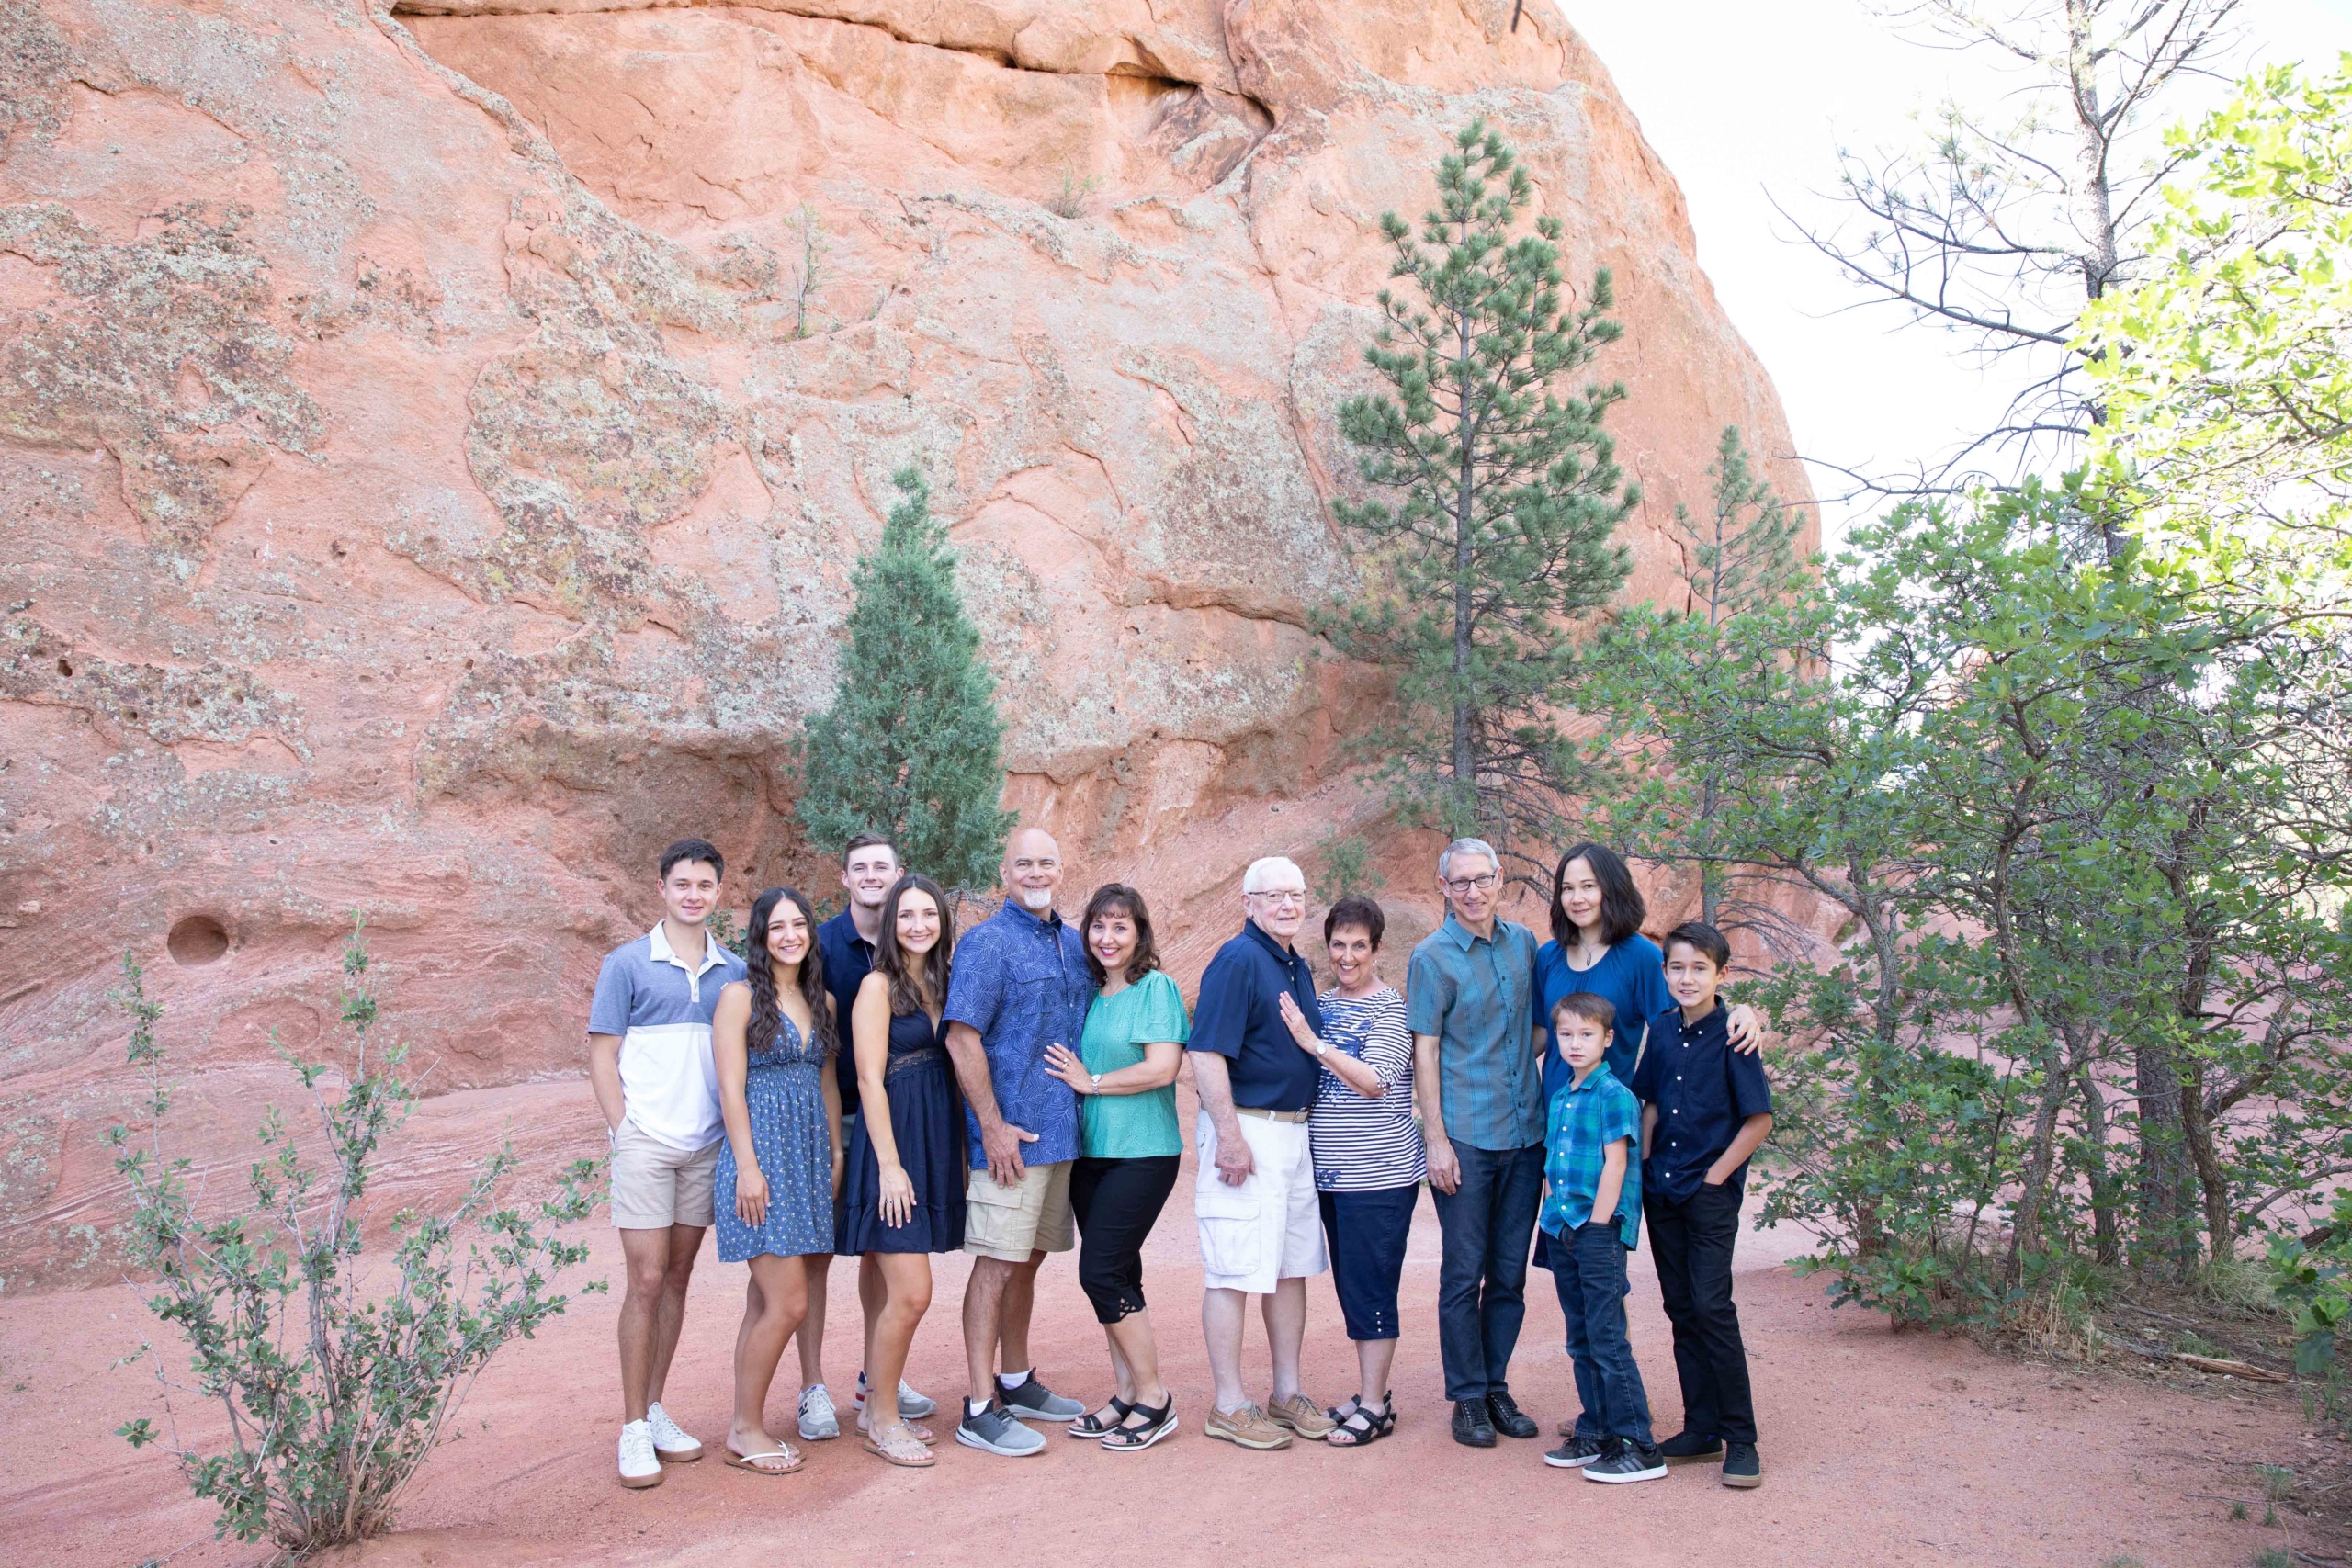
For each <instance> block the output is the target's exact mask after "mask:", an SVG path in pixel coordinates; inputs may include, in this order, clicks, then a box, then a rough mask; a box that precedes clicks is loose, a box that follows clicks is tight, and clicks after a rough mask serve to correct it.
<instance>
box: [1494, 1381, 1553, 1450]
mask: <svg viewBox="0 0 2352 1568" xmlns="http://www.w3.org/2000/svg"><path fill="white" fill-rule="evenodd" d="M1487 1415H1488V1416H1492V1417H1493V1418H1494V1423H1495V1430H1496V1431H1498V1432H1500V1433H1501V1434H1502V1435H1503V1436H1504V1437H1506V1438H1534V1437H1541V1436H1542V1435H1543V1432H1544V1428H1543V1427H1538V1426H1537V1425H1536V1424H1535V1422H1534V1419H1533V1418H1532V1416H1527V1415H1526V1414H1524V1413H1523V1412H1522V1411H1521V1409H1520V1408H1519V1401H1518V1400H1516V1399H1513V1398H1512V1397H1511V1396H1510V1390H1509V1389H1507V1388H1503V1389H1497V1390H1496V1391H1495V1392H1494V1393H1490V1394H1488V1395H1487Z"/></svg>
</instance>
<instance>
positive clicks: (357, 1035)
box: [108, 930, 605, 1554]
mask: <svg viewBox="0 0 2352 1568" xmlns="http://www.w3.org/2000/svg"><path fill="white" fill-rule="evenodd" d="M343 968H344V974H345V988H344V993H343V1005H342V1018H343V1022H344V1023H345V1026H346V1028H347V1029H348V1030H349V1032H350V1045H349V1050H348V1053H347V1055H346V1059H345V1062H344V1063H343V1064H341V1065H340V1066H339V1071H340V1072H341V1074H342V1079H343V1081H342V1085H341V1088H340V1090H339V1092H334V1093H333V1094H332V1097H330V1092H328V1091H322V1080H324V1079H325V1078H326V1076H327V1073H328V1068H327V1066H325V1065H324V1064H322V1063H315V1062H307V1061H303V1060H301V1059H300V1058H298V1057H296V1056H295V1055H292V1054H291V1053H289V1052H286V1051H283V1050H281V1051H280V1055H281V1056H282V1057H283V1058H284V1059H285V1060H286V1061H287V1062H288V1065H289V1066H292V1067H293V1068H294V1070H295V1072H296V1073H297V1074H298V1075H299V1076H300V1078H301V1081H302V1086H303V1088H304V1089H307V1090H309V1091H310V1093H311V1100H312V1103H313V1105H314V1106H315V1108H316V1110H317V1111H318V1115H319V1121H320V1125H321V1131H322V1134H323V1138H324V1143H325V1146H326V1156H327V1157H326V1160H325V1162H324V1163H323V1165H321V1164H315V1163H313V1162H312V1161H311V1159H308V1158H306V1157H305V1156H303V1154H302V1152H301V1151H300V1149H299V1148H298V1147H297V1146H296V1144H295V1142H294V1139H293V1136H292V1134H291V1133H290V1132H289V1130H288V1126H287V1123H286V1120H285V1118H284V1116H283V1115H282V1114H281V1112H280V1111H278V1110H277V1108H276V1107H274V1106H273V1107H272V1108H270V1110H269V1111H267V1113H266V1115H265V1116H264V1117H263V1119H262V1122H261V1126H260V1129H259V1137H260V1141H261V1145H262V1150H263V1152H262V1156H261V1157H259V1158H257V1159H255V1160H254V1162H253V1164H252V1166H251V1167H250V1168H248V1169H247V1172H246V1183H247V1187H248V1189H249V1190H250V1194H251V1201H250V1204H248V1205H239V1206H237V1207H236V1208H232V1211H231V1212H230V1213H225V1214H221V1215H219V1216H209V1215H206V1214H203V1213H198V1201H199V1197H200V1194H199V1192H198V1190H196V1189H195V1188H194V1187H192V1186H191V1183H190V1178H189V1174H188V1173H189V1171H190V1170H191V1168H192V1162H191V1161H189V1160H188V1159H187V1157H186V1156H170V1155H167V1154H166V1153H165V1152H164V1139H163V1126H164V1118H165V1115H166V1113H167V1112H168V1111H169V1110H170V1108H171V1091H170V1089H169V1087H168V1086H167V1084H166V1083H165V1081H164V1050H163V1047H162V1046H161V1045H160V1044H158V1043H157V1042H156V1039H155V1022H156V1021H157V1019H159V1018H160V1017H161V1016H162V1015H163V1008H162V1006H161V1005H160V1004H159V1003H156V1002H153V1001H150V1000H149V999H148V998H147V994H146V989H145V986H144V984H143V981H142V977H141V971H140V967H139V965H138V964H137V963H136V962H135V961H134V960H133V959H132V958H131V957H130V955H129V954H125V955H124V957H123V963H122V972H123V988H122V990H121V991H119V992H118V993H116V998H115V999H116V1000H117V1001H118V1002H119V1004H120V1005H121V1006H122V1008H123V1009H124V1010H126V1011H127V1012H129V1013H130V1017H131V1019H132V1021H133V1028H132V1031H131V1037H130V1065H131V1066H134V1067H136V1068H139V1069H141V1070H142V1071H143V1072H144V1073H145V1074H146V1076H147V1079H148V1085H149V1098H148V1103H147V1111H148V1113H149V1121H148V1125H147V1126H146V1127H145V1128H144V1129H142V1130H141V1132H139V1133H137V1134H134V1133H133V1132H132V1131H131V1129H130V1128H129V1127H125V1126H117V1127H115V1128H114V1129H113V1130H112V1132H111V1133H110V1134H108V1137H109V1141H110V1142H111V1143H112V1145H114V1148H115V1150H116V1155H115V1168H116V1169H117V1170H118V1171H119V1172H120V1173H121V1174H122V1177H123V1179H124V1180H125V1182H126V1183H127V1184H128V1185H129V1187H130V1198H131V1204H132V1215H131V1222H130V1256H131V1258H132V1261H133V1262H134V1263H136V1264H137V1265H138V1266H139V1267H141V1268H142V1269H148V1270H150V1271H152V1272H153V1275H154V1277H155V1292H154V1294H153V1295H152V1296H150V1297H149V1298H148V1303H147V1305H148V1308H149V1310H150V1311H152V1312H153V1314H155V1317H156V1319H157V1320H158V1321H159V1322H162V1323H164V1324H167V1325H170V1326H171V1327H172V1328H173V1329H174V1330H175V1332H176V1333H177V1334H178V1336H179V1337H180V1338H181V1339H182V1340H183V1341H184V1342H185V1344H186V1347H187V1371H186V1374H185V1377H186V1380H187V1381H181V1376H180V1374H179V1371H178V1367H177V1363H176V1362H175V1360H174V1359H168V1358H166V1357H165V1356H164V1353H163V1352H162V1351H161V1350H160V1349H158V1348H157V1347H156V1346H154V1345H153V1343H147V1344H145V1345H144V1347H143V1348H142V1350H141V1355H144V1356H147V1357H149V1358H151V1359H153V1363H154V1367H155V1372H156V1378H157V1381H158V1382H160V1383H161V1384H162V1387H163V1390H164V1416H163V1422H164V1424H163V1427H161V1428H160V1429H159V1428H158V1427H157V1426H156V1425H155V1423H154V1421H153V1419H151V1418H149V1417H147V1416H141V1417H139V1418H137V1419H135V1420H132V1421H129V1422H126V1423H125V1424H124V1425H123V1426H122V1427H119V1428H118V1431H119V1435H120V1436H122V1437H124V1438H128V1439H129V1440H130V1444H131V1446H132V1447H134V1448H141V1447H144V1446H145V1445H147V1444H148V1443H151V1442H162V1443H164V1445H165V1446H166V1448H167V1449H168V1450H170V1451H171V1452H172V1453H173V1454H174V1455H175V1457H176V1458H177V1459H178V1461H179V1463H180V1467H181V1469H182V1470H183V1471H184V1472H185V1473H186V1474H187V1479H188V1483H189V1485H190V1487H191V1488H192V1489H193V1490H194V1492H195V1493H196V1495H198V1496H199V1497H202V1498H205V1499H207V1500H208V1501H210V1502H213V1503H216V1504H218V1505H219V1506H220V1514H219V1516H218V1517H217V1519H216V1520H215V1524H214V1528H215V1532H216V1534H218V1535H220V1536H222V1537H227V1536H234V1537H235V1538H236V1539H237V1540H246V1541H250V1540H262V1539H264V1538H267V1539H268V1540H272V1541H274V1542H275V1543H276V1544H277V1546H279V1547H281V1548H283V1549H284V1550H285V1551H288V1552H289V1553H295V1554H299V1553H302V1552H307V1551H312V1550H314V1549H317V1548H320V1547H324V1546H331V1545H335V1544H338V1543H342V1542H346V1541H353V1540H362V1539H365V1538H367V1537H368V1536H373V1535H379V1534H381V1533H383V1532H384V1531H385V1530H387V1529H390V1526H391V1522H392V1512H393V1508H394V1506H396V1505H397V1504H398V1502H399V1500H400V1496H401V1492H402V1491H403V1489H405V1488H406V1486H407V1485H408V1483H409V1482H410V1480H411V1479H412V1478H413V1477H414V1475H415V1474H416V1472H417V1470H418V1469H419V1467H420V1466H422V1465H423V1464H424V1461H425V1460H426V1458H428V1457H429V1456H430V1455H431V1453H432V1451H433V1449H434V1447H435V1444H436V1443H438V1442H439V1441H440V1440H441V1438H442V1436H443V1434H444V1432H445V1431H446V1430H447V1426H448V1423H449V1421H450V1418H451V1417H452V1416H453V1415H454V1414H455V1412H456V1410H457V1408H458V1404H459V1402H460V1401H461V1400H462V1399H463V1398H464V1396H465V1393H466V1392H467V1390H468V1389H469V1388H470V1387H471V1386H472V1383H473V1380H474V1379H475V1378H476V1377H478V1376H479V1375H480V1374H481V1370H482V1368H483V1367H484V1366H485V1365H487V1364H488V1362H489V1360H490V1359H491V1357H492V1355H493V1354H494V1353H495V1352H496V1351H497V1350H498V1348H500V1347H501V1346H503V1345H504V1344H505V1343H506V1342H507V1341H508V1340H510V1339H513V1338H515V1337H517V1336H520V1337H524V1338H529V1337H532V1336H533V1334H534V1332H535V1331H536V1330H537V1328H538V1327H539V1325H542V1324H544V1323H545V1322H547V1320H548V1319H549V1318H552V1317H555V1316H558V1315H560V1314H561V1313H562V1312H563V1310H564V1308H565V1306H566V1305H567V1304H568V1303H569V1300H570V1298H569V1297H567V1296H563V1295H560V1294H557V1293H555V1292H554V1289H553V1287H554V1284H555V1282H556V1280H557V1279H558V1278H559V1277H560V1275H561V1274H562V1273H563V1272H564V1271H565V1270H566V1269H571V1268H572V1267H574V1266H576V1265H578V1264H580V1263H582V1262H583V1261H585V1260H586V1258H587V1256H588V1248H587V1247H586V1246H585V1245H584V1244H582V1243H578V1242H570V1241H566V1240H564V1239H562V1232H563V1227H564V1226H566V1225H567V1224H572V1223H574V1222H577V1221H579V1220H581V1219H583V1218H585V1217H586V1215H587V1213H588V1210H589V1207H590V1202H591V1200H590V1198H589V1196H588V1192H589V1184H590V1183H591V1182H592V1181H593V1179H594V1177H595V1175H596V1174H597V1171H598V1164H597V1162H596V1161H594V1160H578V1161H575V1162H573V1163H572V1165H571V1167H570V1168H568V1169H567V1170H565V1171H564V1172H563V1173H562V1175H561V1177H560V1181H559V1183H558V1188H557V1193H556V1196H554V1197H553V1198H550V1199H548V1200H546V1201H541V1202H540V1203H538V1204H537V1210H536V1213H525V1212H524V1211H523V1210H521V1209H518V1208H514V1207H504V1208H495V1209H494V1208H492V1204H493V1202H494V1201H495V1200H496V1193H497V1190H498V1188H499V1187H500V1185H501V1183H502V1181H503V1179H504V1178H505V1177H507V1176H508V1175H509V1174H510V1173H512V1172H513V1170H514V1169H515V1164H516V1160H515V1152H514V1148H513V1146H512V1145H511V1144H510V1145H503V1146H502V1147H501V1148H500V1150H499V1151H498V1153H497V1154H495V1155H493V1156H491V1158H490V1159H488V1160H487V1161H485V1162H484V1163H483V1165H482V1167H481V1170H480V1171H479V1172H478V1173H477V1174H476V1176H475V1178H474V1179H473V1181H472V1183H471V1184H470V1185H469V1187H468V1189H467V1190H466V1192H465V1195H464V1196H463V1197H462V1198H460V1199H459V1200H458V1201H457V1202H456V1203H455V1204H454V1205H453V1206H451V1207H450V1208H449V1209H447V1211H446V1212H443V1213H420V1212H418V1211H415V1210H403V1211H401V1212H400V1213H397V1214H395V1215H394V1216H392V1219H391V1224H390V1236H389V1245H390V1258H389V1262H390V1275H389V1279H388V1280H386V1283H387V1284H388V1287H389V1288H388V1289H386V1290H384V1291H383V1292H382V1293H380V1294H379V1293H376V1292H371V1291H369V1290H368V1288H367V1285H368V1281H367V1280H364V1279H363V1275H364V1274H365V1273H366V1272H367V1270H366V1269H363V1264H362V1259H363V1255H364V1254H365V1252H366V1243H365V1239H364V1235H363V1225H364V1223H365V1221H366V1219H367V1217H368V1207H367V1199H368V1185H369V1182H370V1179H371V1178H372V1177H373V1175H374V1171H375V1162H376V1159H377V1156H378V1155H379V1152H380V1150H381V1147H382V1145H383V1142H384V1140H385V1139H386V1138H387V1137H389V1136H390V1134H392V1133H393V1132H394V1131H395V1130H396V1129H397V1128H398V1127H399V1126H400V1124H401V1122H402V1121H404V1120H405V1118H406V1116H407V1114H408V1111H409V1110H410V1109H411V1107H412V1106H413V1104H414V1102H415V1099H416V1095H415V1090H414V1089H413V1086H412V1085H411V1084H410V1083H409V1082H408V1081H407V1080H406V1079H404V1078H403V1077H401V1066H402V1063H403V1061H404V1060H405V1057H406V1055H407V1053H406V1049H405V1047H403V1046H401V1045H399V1044H397V1043H395V1044H391V1045H389V1046H387V1045H380V1044H378V1043H375V1042H374V1040H373V1038H372V1031H373V1030H374V1028H375V1025H376V1022H377V1010H376V999H375V997H374V995H373V994H372V993H371V992H370V991H369V989H368V984H367V974H368V950H367V947H366V945H365V943H364V942H363V941H362V940H361V933H360V932H359V931H357V930H355V931H354V932H353V933H352V937H351V940H350V941H349V942H348V943H346V944H345V949H344V959H343ZM273 1043H275V1040H274V1037H273ZM382 1246H383V1244H381V1243H379V1253H380V1251H381V1249H382ZM376 1273H377V1275H378V1277H379V1279H382V1278H383V1277H384V1276H383V1270H382V1269H381V1268H380V1267H379V1269H377V1270H376ZM604 1288H605V1287H604V1284H603V1282H602V1281H596V1282H593V1283H590V1284H588V1285H586V1286H583V1287H582V1289H584V1290H588V1291H600V1290H602V1289H604ZM191 1394H192V1395H194V1396H196V1397H198V1398H199V1399H201V1400H206V1401H217V1402H218V1403H219V1404H220V1408H221V1410H222V1411H223V1412H224V1413H225V1414H226V1415H227V1416H228V1432H227V1435H226V1437H225V1438H224V1439H222V1440H221V1443H220V1446H219V1447H217V1448H214V1449H211V1450H204V1449H200V1448H198V1447H197V1446H195V1445H194V1444H192V1443H189V1442H186V1441H183V1440H182V1439H181V1438H180V1435H179V1428H178V1425H177V1421H176V1419H175V1410H174V1396H175V1395H191Z"/></svg>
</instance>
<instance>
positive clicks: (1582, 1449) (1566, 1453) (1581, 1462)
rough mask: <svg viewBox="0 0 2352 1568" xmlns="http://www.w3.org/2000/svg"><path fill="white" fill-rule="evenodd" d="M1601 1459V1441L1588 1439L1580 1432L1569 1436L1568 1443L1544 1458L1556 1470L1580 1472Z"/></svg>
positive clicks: (1563, 1443)
mask: <svg viewBox="0 0 2352 1568" xmlns="http://www.w3.org/2000/svg"><path fill="white" fill-rule="evenodd" d="M1599 1458H1600V1438H1588V1437H1586V1436H1584V1435H1583V1434H1582V1433H1579V1432H1571V1433H1569V1434H1568V1436H1567V1438H1566V1441H1564V1442H1562V1443H1561V1444H1560V1446H1559V1447H1558V1448H1556V1449H1554V1450H1552V1451H1551V1452H1549V1453H1547V1454H1545V1455H1544V1463H1545V1464H1548V1465H1550V1466H1551V1467H1552V1468H1553V1469H1555V1470H1579V1469H1581V1468H1583V1467H1584V1466H1586V1465H1588V1464H1590V1463H1591V1462H1592V1461H1594V1460H1597V1459H1599Z"/></svg>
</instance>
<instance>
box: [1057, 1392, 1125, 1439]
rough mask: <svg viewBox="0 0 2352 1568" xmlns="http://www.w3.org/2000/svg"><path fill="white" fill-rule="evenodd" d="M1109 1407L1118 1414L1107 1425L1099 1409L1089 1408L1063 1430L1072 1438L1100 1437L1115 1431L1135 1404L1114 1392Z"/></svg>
mask: <svg viewBox="0 0 2352 1568" xmlns="http://www.w3.org/2000/svg"><path fill="white" fill-rule="evenodd" d="M1109 1408H1111V1409H1113V1410H1115V1411H1117V1412H1118V1415H1117V1416H1115V1417H1114V1419H1112V1420H1111V1421H1110V1422H1109V1423H1108V1424H1107V1425H1106V1424H1105V1423H1104V1422H1103V1413H1102V1412H1101V1411H1099V1410H1090V1411H1088V1412H1087V1413H1086V1414H1085V1415H1083V1416H1080V1417H1079V1418H1078V1419H1077V1420H1075V1421H1073V1422H1071V1423H1070V1424H1069V1427H1065V1428H1064V1430H1066V1431H1068V1432H1069V1435H1070V1436H1071V1437H1073V1438H1100V1437H1102V1436H1103V1434H1104V1433H1106V1432H1115V1431H1117V1430H1118V1429H1119V1426H1120V1423H1121V1422H1124V1421H1125V1420H1126V1418H1127V1416H1128V1415H1129V1413H1130V1412H1132V1411H1133V1410H1134V1409H1135V1406H1134V1405H1132V1404H1128V1403H1127V1402H1126V1401H1125V1400H1124V1399H1121V1398H1120V1397H1119V1396H1118V1395H1117V1394H1115V1393H1114V1394H1113V1395H1112V1396H1111V1404H1110V1406H1109Z"/></svg>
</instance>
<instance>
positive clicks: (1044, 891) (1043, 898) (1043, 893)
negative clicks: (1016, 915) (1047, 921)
mask: <svg viewBox="0 0 2352 1568" xmlns="http://www.w3.org/2000/svg"><path fill="white" fill-rule="evenodd" d="M1021 907H1022V908H1024V909H1026V910H1028V911H1029V912H1030V913H1031V914H1033V915H1034V914H1037V913H1039V912H1040V911H1042V910H1046V909H1050V908H1053V907H1054V890H1053V889H1052V888H1050V887H1023V888H1022V889H1021Z"/></svg>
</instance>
